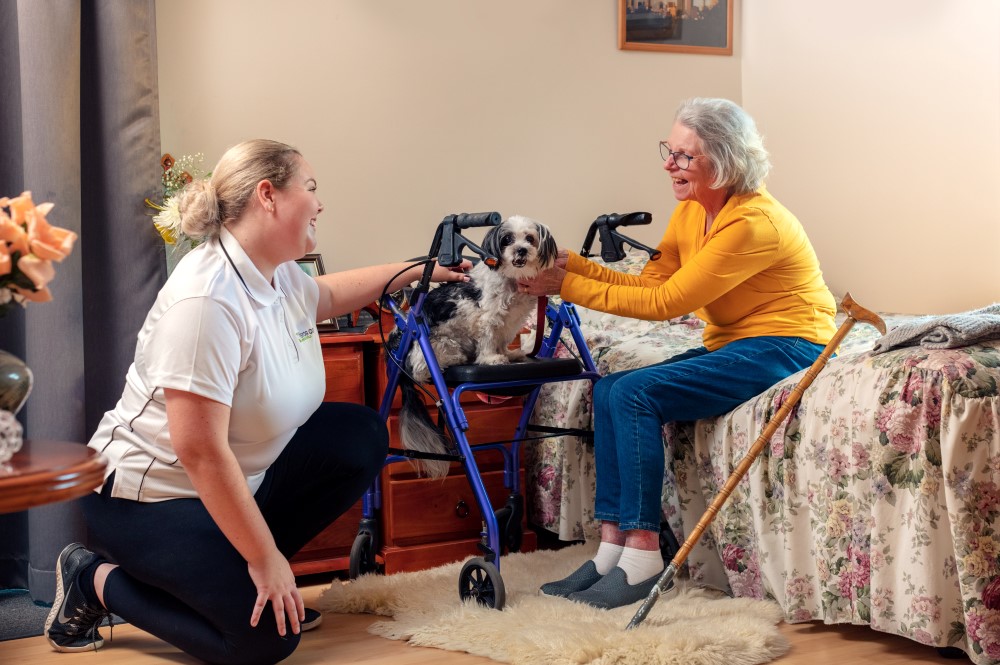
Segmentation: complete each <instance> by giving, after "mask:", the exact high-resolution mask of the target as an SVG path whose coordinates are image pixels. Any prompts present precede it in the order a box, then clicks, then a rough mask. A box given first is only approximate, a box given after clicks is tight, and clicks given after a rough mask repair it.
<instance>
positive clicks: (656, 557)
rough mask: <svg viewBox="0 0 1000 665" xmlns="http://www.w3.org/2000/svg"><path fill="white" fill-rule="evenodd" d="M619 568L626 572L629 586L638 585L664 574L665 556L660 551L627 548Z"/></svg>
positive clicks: (619, 562)
mask: <svg viewBox="0 0 1000 665" xmlns="http://www.w3.org/2000/svg"><path fill="white" fill-rule="evenodd" d="M618 567H619V568H621V569H622V570H624V571H625V580H626V581H627V582H628V583H629V584H638V583H639V582H645V581H646V580H648V579H649V578H650V577H653V576H654V575H659V574H660V573H662V572H663V568H664V566H663V555H661V554H660V550H637V549H636V548H634V547H626V548H625V549H624V550H623V551H622V555H621V558H620V559H618Z"/></svg>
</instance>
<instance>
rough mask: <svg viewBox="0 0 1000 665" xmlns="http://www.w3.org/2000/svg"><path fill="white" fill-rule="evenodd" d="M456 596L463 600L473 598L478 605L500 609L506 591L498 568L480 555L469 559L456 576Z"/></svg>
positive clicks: (505, 596)
mask: <svg viewBox="0 0 1000 665" xmlns="http://www.w3.org/2000/svg"><path fill="white" fill-rule="evenodd" d="M458 596H459V598H461V599H462V600H463V601H466V600H468V599H469V598H475V599H476V602H477V603H479V604H480V605H485V606H486V607H489V608H492V609H494V610H502V609H503V605H504V602H505V601H506V600H507V593H506V591H505V590H504V586H503V578H502V577H500V570H499V569H498V568H497V567H496V566H494V565H493V564H492V563H489V562H488V561H486V559H483V558H482V557H476V558H475V559H469V560H468V561H466V562H465V565H464V566H462V573H461V574H460V575H459V576H458Z"/></svg>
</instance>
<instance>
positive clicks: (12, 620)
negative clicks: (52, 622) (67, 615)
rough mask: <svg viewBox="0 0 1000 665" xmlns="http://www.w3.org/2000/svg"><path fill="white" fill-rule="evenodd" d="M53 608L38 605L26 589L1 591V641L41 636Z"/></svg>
mask: <svg viewBox="0 0 1000 665" xmlns="http://www.w3.org/2000/svg"><path fill="white" fill-rule="evenodd" d="M51 607H52V606H51V605H42V604H36V603H35V602H34V601H33V600H32V599H31V594H29V593H28V592H27V591H26V590H24V589H4V590H2V591H0V641H3V640H16V639H20V638H22V637H34V636H35V635H41V634H42V628H43V627H44V625H45V617H46V616H48V613H49V609H50V608H51Z"/></svg>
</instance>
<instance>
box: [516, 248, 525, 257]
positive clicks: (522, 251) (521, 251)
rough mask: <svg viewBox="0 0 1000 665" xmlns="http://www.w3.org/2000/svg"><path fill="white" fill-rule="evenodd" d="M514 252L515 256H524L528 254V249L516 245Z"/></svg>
mask: <svg viewBox="0 0 1000 665" xmlns="http://www.w3.org/2000/svg"><path fill="white" fill-rule="evenodd" d="M515 254H517V256H519V257H525V256H527V255H528V250H527V249H525V248H524V247H518V248H517V251H516V252H515Z"/></svg>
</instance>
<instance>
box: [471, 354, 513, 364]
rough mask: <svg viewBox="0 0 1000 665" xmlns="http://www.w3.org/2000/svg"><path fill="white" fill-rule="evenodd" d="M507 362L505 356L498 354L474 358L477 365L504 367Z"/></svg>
mask: <svg viewBox="0 0 1000 665" xmlns="http://www.w3.org/2000/svg"><path fill="white" fill-rule="evenodd" d="M509 362H510V361H509V360H507V356H504V355H500V354H499V353H491V354H490V355H487V356H479V357H478V358H476V364H477V365H506V364H508V363H509Z"/></svg>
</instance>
